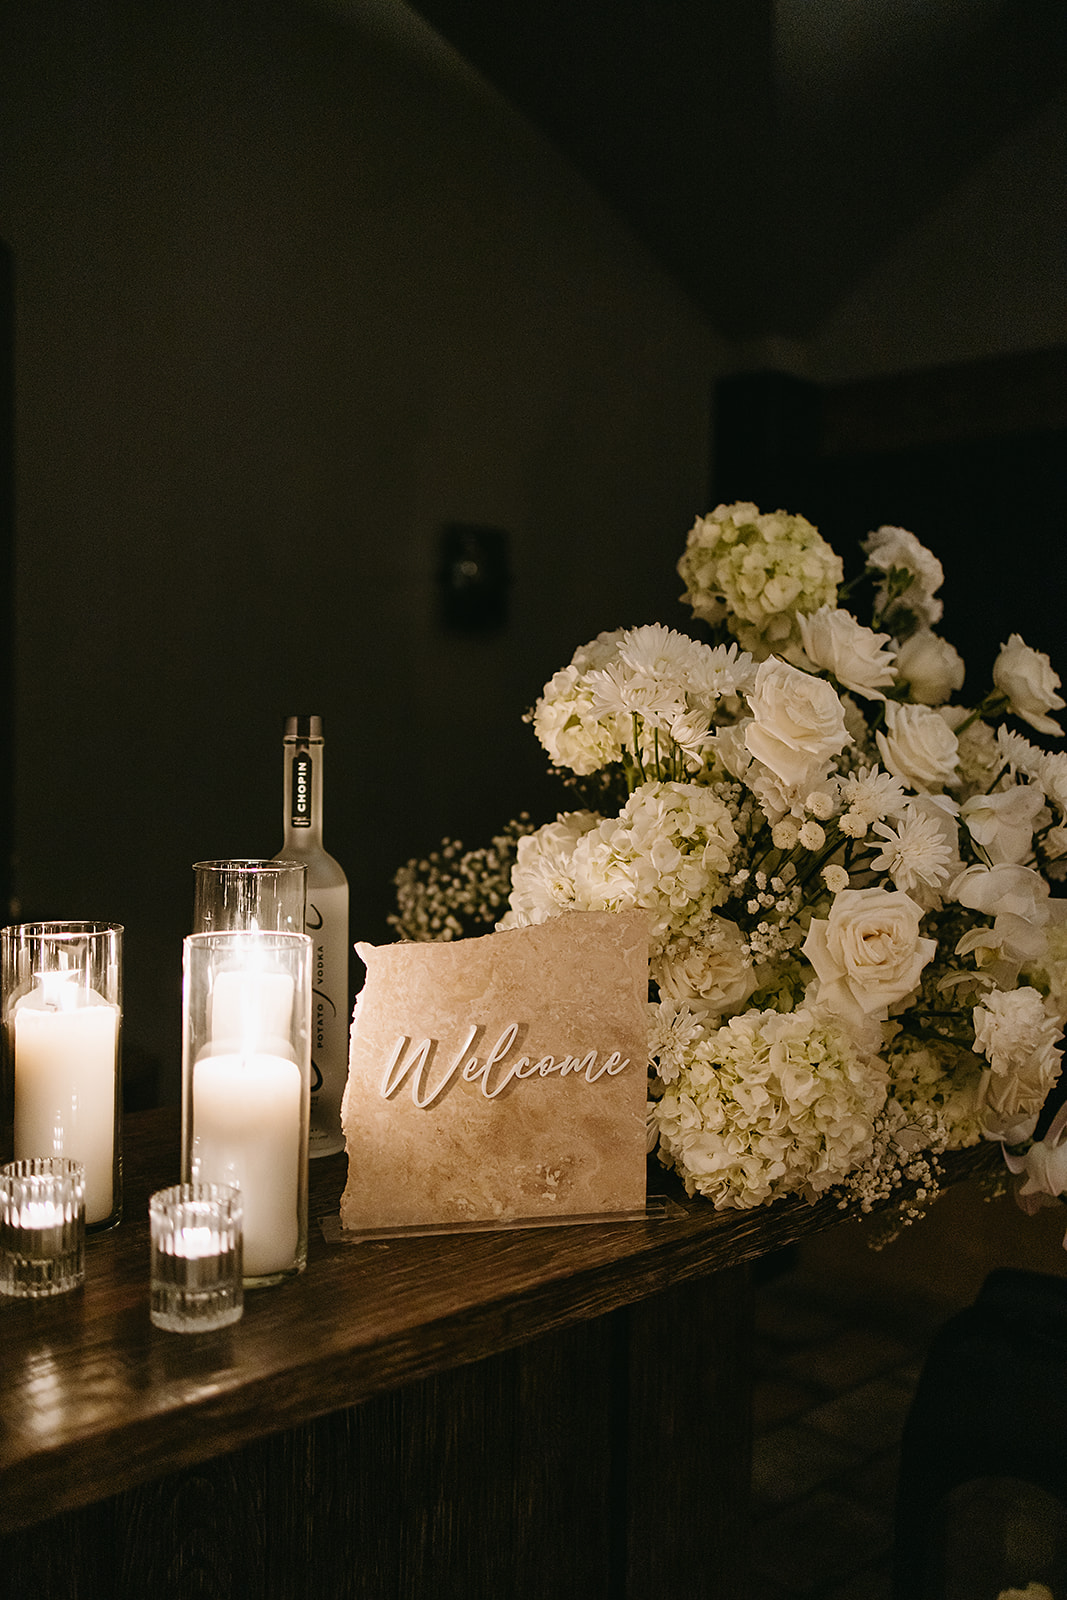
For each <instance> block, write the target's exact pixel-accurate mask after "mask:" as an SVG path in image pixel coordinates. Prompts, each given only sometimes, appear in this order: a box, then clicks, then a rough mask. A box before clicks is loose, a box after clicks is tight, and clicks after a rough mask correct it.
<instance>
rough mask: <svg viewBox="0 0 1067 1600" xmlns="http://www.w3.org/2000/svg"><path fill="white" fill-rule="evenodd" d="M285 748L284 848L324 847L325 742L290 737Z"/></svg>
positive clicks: (285, 742) (286, 740) (305, 848)
mask: <svg viewBox="0 0 1067 1600" xmlns="http://www.w3.org/2000/svg"><path fill="white" fill-rule="evenodd" d="M283 744H284V749H285V758H284V759H285V815H284V819H283V820H284V825H285V848H286V849H287V850H297V851H299V850H307V849H308V848H309V847H311V846H321V844H322V740H321V739H305V738H300V737H297V736H294V737H287V738H286V739H285V740H284V741H283Z"/></svg>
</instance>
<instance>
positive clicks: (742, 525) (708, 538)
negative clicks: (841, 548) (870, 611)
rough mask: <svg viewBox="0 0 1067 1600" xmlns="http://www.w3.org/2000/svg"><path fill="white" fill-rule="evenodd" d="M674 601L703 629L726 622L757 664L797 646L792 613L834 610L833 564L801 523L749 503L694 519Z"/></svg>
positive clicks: (836, 571) (836, 580)
mask: <svg viewBox="0 0 1067 1600" xmlns="http://www.w3.org/2000/svg"><path fill="white" fill-rule="evenodd" d="M678 572H679V574H680V576H681V577H682V578H683V579H684V580H685V585H686V588H685V593H684V595H683V596H682V599H683V600H684V601H686V602H687V603H688V604H689V605H690V606H691V607H692V608H693V611H694V613H695V615H696V616H698V617H701V618H703V619H704V620H705V621H706V622H710V623H713V624H714V623H719V622H723V621H725V622H726V625H727V627H728V628H729V629H730V631H731V633H733V634H734V636H735V638H737V639H739V640H740V642H741V643H742V644H743V645H744V647H745V649H746V650H750V651H751V652H752V654H753V655H754V656H756V657H757V658H759V659H760V660H762V659H763V658H764V657H766V656H768V655H770V654H771V652H772V651H778V652H783V653H784V652H786V651H787V650H788V648H789V647H796V646H798V645H799V641H800V636H799V631H798V628H797V622H796V618H797V615H798V613H808V612H812V611H817V610H818V609H819V607H820V606H835V605H836V603H837V591H838V588H839V587H840V584H841V581H842V578H843V575H844V570H843V567H842V564H841V558H840V556H838V555H837V554H836V553H835V551H834V550H833V549H832V548H831V546H830V545H828V544H827V543H826V540H825V539H824V538H823V537H822V535H821V534H820V533H819V531H818V529H817V528H815V527H814V526H813V525H812V524H811V523H810V522H808V521H807V519H806V518H805V517H800V516H792V515H790V514H789V513H788V512H785V511H775V512H773V513H761V512H760V510H759V509H758V507H757V506H755V505H753V504H752V503H751V502H749V501H738V502H736V503H735V504H733V505H720V506H717V507H716V509H715V510H714V511H712V512H710V513H709V514H708V515H707V516H704V517H698V518H697V520H696V522H695V523H694V524H693V526H692V528H691V529H690V531H689V537H688V540H687V543H686V549H685V553H684V554H683V556H682V558H681V560H680V561H679V563H678Z"/></svg>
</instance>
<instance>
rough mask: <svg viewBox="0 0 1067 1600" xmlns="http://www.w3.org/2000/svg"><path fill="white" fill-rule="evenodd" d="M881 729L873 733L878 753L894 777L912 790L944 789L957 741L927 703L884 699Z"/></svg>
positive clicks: (949, 780)
mask: <svg viewBox="0 0 1067 1600" xmlns="http://www.w3.org/2000/svg"><path fill="white" fill-rule="evenodd" d="M885 722H886V727H885V732H884V733H883V732H882V731H881V729H879V730H878V732H877V733H876V734H875V740H876V742H877V745H878V751H879V754H880V755H881V757H882V760H883V762H884V763H885V765H886V766H887V767H888V769H889V771H890V772H891V773H892V774H893V776H894V777H897V778H899V779H900V780H901V782H902V783H906V784H909V785H910V786H911V788H913V789H919V790H925V791H934V792H936V791H937V790H939V789H944V788H945V787H946V786H947V785H949V784H951V783H952V782H953V780H954V779H955V777H956V768H957V762H958V759H959V743H958V741H957V739H956V735H955V734H954V733H953V731H952V729H951V728H950V727H949V725H948V723H947V722H946V721H945V719H944V717H942V716H940V715H939V714H938V712H936V711H934V710H932V709H931V708H930V707H929V706H920V705H914V706H913V705H900V704H899V703H898V702H897V701H895V700H889V701H887V702H886V708H885Z"/></svg>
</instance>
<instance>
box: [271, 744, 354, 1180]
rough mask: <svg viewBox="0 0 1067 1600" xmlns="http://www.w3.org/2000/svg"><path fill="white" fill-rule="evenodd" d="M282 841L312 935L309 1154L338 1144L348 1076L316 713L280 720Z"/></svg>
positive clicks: (338, 911) (343, 981)
mask: <svg viewBox="0 0 1067 1600" xmlns="http://www.w3.org/2000/svg"><path fill="white" fill-rule="evenodd" d="M284 747H285V844H284V845H283V847H282V849H281V850H280V851H279V852H278V857H277V858H276V859H278V860H283V859H284V860H287V861H302V862H303V863H304V865H305V866H306V867H307V905H306V909H305V912H304V932H305V933H307V934H309V935H310V937H311V946H312V950H311V991H312V992H311V1131H310V1136H309V1144H308V1150H309V1154H310V1155H312V1156H327V1155H332V1154H333V1153H334V1151H336V1150H343V1149H344V1136H343V1135H342V1133H341V1096H342V1095H343V1094H344V1089H345V1083H346V1081H347V1078H348V1030H349V1021H350V1006H349V997H348V879H347V878H346V877H345V875H344V873H343V872H342V870H341V868H340V866H339V865H338V863H337V862H336V861H335V860H334V858H333V856H331V855H328V854H327V852H326V851H325V850H324V849H323V844H322V747H323V736H322V718H321V717H288V718H287V719H286V723H285V739H284Z"/></svg>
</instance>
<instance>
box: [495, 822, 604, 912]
mask: <svg viewBox="0 0 1067 1600" xmlns="http://www.w3.org/2000/svg"><path fill="white" fill-rule="evenodd" d="M599 821H600V818H599V817H598V816H597V815H596V814H595V813H594V812H592V811H570V812H568V813H567V814H566V815H564V816H559V817H557V818H556V820H555V822H549V823H546V824H545V826H544V827H543V828H538V829H537V830H536V832H534V833H530V834H527V835H526V836H525V838H522V839H520V840H519V843H518V848H517V851H516V857H515V865H514V867H513V868H512V872H511V895H510V898H509V901H508V904H509V907H510V909H509V910H508V912H507V914H506V915H505V916H504V917H503V918H502V919H501V920H500V922H499V923H498V924H497V926H498V928H501V929H504V928H525V927H528V926H529V925H530V924H531V923H536V922H546V921H547V920H548V918H549V917H558V916H559V915H560V913H561V912H564V911H570V910H573V909H574V905H575V894H574V847H575V845H576V844H577V843H578V840H579V839H580V838H581V837H582V836H583V834H586V833H588V832H589V830H590V828H595V827H596V825H597V823H598V822H599Z"/></svg>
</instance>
